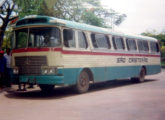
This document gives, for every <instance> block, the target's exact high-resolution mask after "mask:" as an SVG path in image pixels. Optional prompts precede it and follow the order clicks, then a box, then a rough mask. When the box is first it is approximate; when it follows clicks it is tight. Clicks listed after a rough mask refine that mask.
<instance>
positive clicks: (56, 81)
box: [18, 75, 64, 85]
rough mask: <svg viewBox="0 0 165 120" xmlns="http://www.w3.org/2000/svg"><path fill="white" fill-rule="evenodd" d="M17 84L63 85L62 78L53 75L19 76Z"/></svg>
mask: <svg viewBox="0 0 165 120" xmlns="http://www.w3.org/2000/svg"><path fill="white" fill-rule="evenodd" d="M18 81H19V83H26V84H47V85H61V84H64V76H55V75H37V76H32V75H31V76H28V75H20V76H19V77H18Z"/></svg>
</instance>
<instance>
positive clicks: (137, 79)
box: [131, 68, 146, 83]
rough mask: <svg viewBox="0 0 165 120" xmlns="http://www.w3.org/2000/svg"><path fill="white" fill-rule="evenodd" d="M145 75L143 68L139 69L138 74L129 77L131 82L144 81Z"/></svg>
mask: <svg viewBox="0 0 165 120" xmlns="http://www.w3.org/2000/svg"><path fill="white" fill-rule="evenodd" d="M145 75H146V70H145V69H144V68H142V69H141V71H140V73H139V76H138V77H136V78H131V81H132V82H136V83H141V82H144V80H145Z"/></svg>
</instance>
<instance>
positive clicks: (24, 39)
mask: <svg viewBox="0 0 165 120" xmlns="http://www.w3.org/2000/svg"><path fill="white" fill-rule="evenodd" d="M15 34H16V44H15V48H27V47H29V48H35V47H57V46H60V45H61V39H60V30H59V29H58V28H56V27H33V28H23V29H19V30H16V31H15Z"/></svg>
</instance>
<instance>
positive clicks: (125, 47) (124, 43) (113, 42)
mask: <svg viewBox="0 0 165 120" xmlns="http://www.w3.org/2000/svg"><path fill="white" fill-rule="evenodd" d="M113 37H118V38H122V41H123V45H124V46H123V47H124V48H123V49H118V48H117V47H115V46H116V43H115V41H114V40H113ZM112 44H113V48H114V50H115V51H121V52H123V51H126V50H128V49H127V46H126V41H125V37H124V36H118V35H112Z"/></svg>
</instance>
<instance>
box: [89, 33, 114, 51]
mask: <svg viewBox="0 0 165 120" xmlns="http://www.w3.org/2000/svg"><path fill="white" fill-rule="evenodd" d="M92 34H95V35H96V34H99V35H104V36H105V37H106V39H107V41H108V44H109V45H108V46H109V47H108V48H101V47H99V46H97V47H94V45H93V41H92V37H91V35H92ZM109 36H110V35H108V34H103V33H97V32H90V41H91V46H92V48H93V49H96V50H111V49H112V44H111V38H110V37H109ZM96 42H97V41H96Z"/></svg>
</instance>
